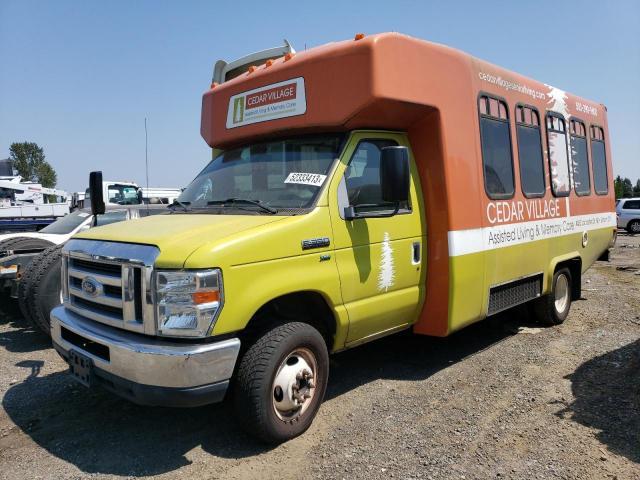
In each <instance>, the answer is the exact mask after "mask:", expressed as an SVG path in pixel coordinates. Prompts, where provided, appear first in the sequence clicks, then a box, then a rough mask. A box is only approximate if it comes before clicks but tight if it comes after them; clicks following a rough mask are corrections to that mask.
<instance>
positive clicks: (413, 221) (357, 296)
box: [329, 132, 424, 343]
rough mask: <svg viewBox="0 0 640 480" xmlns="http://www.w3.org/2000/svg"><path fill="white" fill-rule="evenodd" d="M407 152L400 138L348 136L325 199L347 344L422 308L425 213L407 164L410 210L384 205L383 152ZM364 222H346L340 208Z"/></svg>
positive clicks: (404, 321) (411, 318)
mask: <svg viewBox="0 0 640 480" xmlns="http://www.w3.org/2000/svg"><path fill="white" fill-rule="evenodd" d="M392 145H404V146H408V142H407V140H406V138H405V136H404V135H401V134H393V133H383V132H358V133H354V134H352V135H351V138H350V139H349V142H348V145H347V147H346V149H345V153H344V155H343V157H342V161H341V162H340V163H339V165H338V169H337V171H336V174H335V175H333V180H332V182H331V186H330V192H329V199H330V200H329V207H330V212H331V221H332V225H333V237H334V247H335V255H336V262H337V266H338V271H339V274H340V281H341V290H342V297H343V301H344V304H345V308H346V310H347V313H348V315H349V333H348V335H347V343H353V342H358V341H361V340H363V339H367V338H368V337H369V338H372V337H375V336H378V335H381V334H384V333H385V332H389V331H393V330H396V329H400V328H402V327H404V326H407V325H408V324H412V323H413V322H415V320H416V318H417V314H418V311H419V307H421V305H422V301H423V295H422V291H423V289H422V288H420V285H424V282H421V278H423V274H422V272H423V269H424V254H423V250H424V236H423V235H424V220H423V219H422V214H421V212H423V211H424V208H423V205H422V196H421V195H418V193H417V192H420V185H419V180H418V176H417V170H416V167H415V163H414V162H413V159H412V158H411V191H410V199H409V202H408V204H406V205H402V206H401V208H400V211H399V212H398V214H396V215H394V216H385V215H389V213H391V212H392V211H393V207H392V206H391V205H389V204H385V203H384V202H383V201H382V194H381V188H380V173H379V168H380V156H381V149H382V148H384V147H386V146H392ZM348 205H361V207H359V208H357V209H356V211H357V212H358V213H359V214H361V215H366V217H365V218H357V219H354V220H350V221H348V220H345V218H344V208H345V207H346V206H348Z"/></svg>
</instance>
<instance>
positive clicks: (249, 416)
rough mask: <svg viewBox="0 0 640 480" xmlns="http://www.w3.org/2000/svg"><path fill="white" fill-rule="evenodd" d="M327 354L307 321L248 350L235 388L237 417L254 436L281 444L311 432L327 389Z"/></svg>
mask: <svg viewBox="0 0 640 480" xmlns="http://www.w3.org/2000/svg"><path fill="white" fill-rule="evenodd" d="M328 378H329V353H328V351H327V345H326V343H325V341H324V338H323V337H322V335H321V334H320V332H318V330H316V329H315V328H313V327H312V326H310V325H308V324H306V323H299V322H293V323H286V324H284V325H279V326H277V327H274V328H273V329H272V330H270V331H268V332H267V333H265V334H264V335H263V336H262V337H260V338H259V339H258V340H257V341H256V342H255V343H253V344H252V345H251V346H250V347H249V349H248V350H247V351H246V352H245V354H244V355H243V357H242V359H241V360H240V365H239V367H238V372H237V376H236V381H235V387H234V392H233V393H234V399H233V400H234V404H235V409H236V415H237V418H238V420H239V422H240V424H241V425H242V427H243V428H244V429H245V430H246V431H247V432H248V433H249V434H251V435H253V436H256V437H258V438H259V439H261V440H263V441H265V442H267V443H282V442H284V441H287V440H290V439H292V438H294V437H297V436H298V435H300V434H301V433H303V432H304V431H305V430H307V429H308V428H309V426H310V425H311V422H312V421H313V419H314V417H315V416H316V413H317V412H318V409H319V408H320V404H321V403H322V399H323V398H324V394H325V391H326V387H327V380H328Z"/></svg>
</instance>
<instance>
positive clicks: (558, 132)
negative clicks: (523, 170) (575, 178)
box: [547, 114, 571, 197]
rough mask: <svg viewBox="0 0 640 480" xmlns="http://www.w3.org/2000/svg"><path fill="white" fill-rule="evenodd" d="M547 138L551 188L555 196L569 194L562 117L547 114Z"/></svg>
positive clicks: (569, 182) (567, 162)
mask: <svg viewBox="0 0 640 480" xmlns="http://www.w3.org/2000/svg"><path fill="white" fill-rule="evenodd" d="M547 140H548V143H549V172H550V173H551V189H552V190H553V194H554V195H555V196H557V197H565V196H567V195H569V191H570V190H571V181H570V180H569V156H568V154H567V128H566V124H565V121H564V119H563V118H561V117H560V116H556V115H551V114H549V115H547Z"/></svg>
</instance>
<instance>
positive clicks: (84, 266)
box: [70, 258, 122, 277]
mask: <svg viewBox="0 0 640 480" xmlns="http://www.w3.org/2000/svg"><path fill="white" fill-rule="evenodd" d="M70 267H71V268H77V269H79V270H84V271H87V272H97V273H105V274H107V275H113V276H115V277H119V276H120V275H121V274H122V266H121V265H119V264H113V263H102V262H94V261H88V260H81V259H79V258H72V259H71V264H70Z"/></svg>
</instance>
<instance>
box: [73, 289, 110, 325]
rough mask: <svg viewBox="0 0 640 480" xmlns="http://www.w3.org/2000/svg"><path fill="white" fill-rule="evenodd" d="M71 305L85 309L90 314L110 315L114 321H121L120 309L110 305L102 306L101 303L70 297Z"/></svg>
mask: <svg viewBox="0 0 640 480" xmlns="http://www.w3.org/2000/svg"><path fill="white" fill-rule="evenodd" d="M71 303H72V304H73V305H77V306H78V307H80V308H86V309H87V310H90V311H92V312H96V313H99V314H104V315H110V316H112V317H113V318H114V319H116V320H122V319H123V318H122V308H118V307H112V306H111V305H104V304H102V303H97V302H92V301H91V300H85V299H84V298H82V297H77V296H75V295H73V294H72V295H71Z"/></svg>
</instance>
